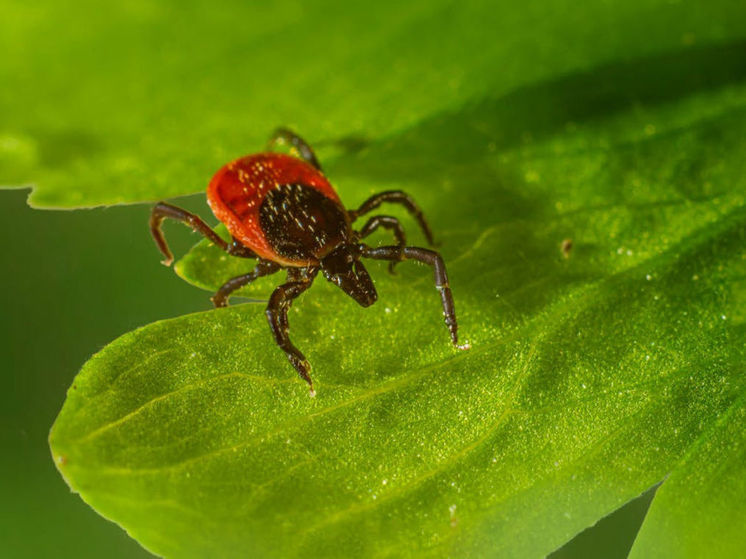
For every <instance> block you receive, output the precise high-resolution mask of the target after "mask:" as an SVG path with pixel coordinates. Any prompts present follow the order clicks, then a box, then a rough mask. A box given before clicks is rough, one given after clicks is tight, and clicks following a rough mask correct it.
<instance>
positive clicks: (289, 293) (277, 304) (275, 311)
mask: <svg viewBox="0 0 746 559" xmlns="http://www.w3.org/2000/svg"><path fill="white" fill-rule="evenodd" d="M315 275H316V274H315V272H314V273H313V274H312V275H309V276H306V277H302V276H300V275H299V274H295V273H293V269H290V270H288V280H289V281H288V282H287V283H284V284H282V285H281V286H279V287H278V288H276V289H275V290H274V292H273V293H272V296H271V297H270V298H269V303H268V304H267V310H266V315H267V321H268V322H269V328H270V330H272V334H273V335H274V337H275V342H277V345H278V346H280V348H281V349H282V350H283V351H284V352H285V355H286V356H287V358H288V361H290V364H291V365H292V366H293V367H295V370H296V371H298V374H299V375H300V378H302V379H303V380H305V381H306V382H307V383H308V386H309V389H310V391H311V396H315V395H316V392H315V391H314V389H313V381H312V380H311V375H310V370H311V364H310V363H309V362H308V360H307V359H306V357H305V356H304V355H303V354H302V353H301V352H300V350H299V349H298V348H297V347H295V346H294V345H293V343H292V342H291V341H290V337H289V336H288V329H289V328H288V310H289V309H290V306H291V305H292V303H293V299H295V298H296V297H298V295H300V294H301V293H303V292H304V291H305V290H306V289H308V288H309V287H311V284H312V283H313V278H314V276H315Z"/></svg>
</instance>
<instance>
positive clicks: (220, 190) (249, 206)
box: [207, 153, 341, 266]
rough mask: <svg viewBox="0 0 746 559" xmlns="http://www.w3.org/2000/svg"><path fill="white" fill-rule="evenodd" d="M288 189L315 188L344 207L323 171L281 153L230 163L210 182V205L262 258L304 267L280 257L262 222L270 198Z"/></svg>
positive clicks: (235, 234)
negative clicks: (279, 190) (262, 213)
mask: <svg viewBox="0 0 746 559" xmlns="http://www.w3.org/2000/svg"><path fill="white" fill-rule="evenodd" d="M286 185H303V186H305V187H309V188H312V189H314V190H316V191H318V192H320V193H321V194H322V195H323V196H324V197H326V198H329V199H331V200H333V201H334V202H335V203H336V204H339V206H340V207H341V202H340V200H339V196H337V193H336V192H335V191H334V188H333V187H332V185H331V184H329V181H327V180H326V177H324V175H323V174H322V173H321V172H320V171H318V170H317V169H316V168H314V167H313V166H312V165H310V164H309V163H306V162H305V161H303V160H301V159H298V158H296V157H292V156H290V155H286V154H282V153H259V154H256V155H249V156H246V157H241V158H240V159H236V160H235V161H233V162H231V163H228V164H227V165H225V166H224V167H222V168H221V169H220V170H219V171H218V172H217V173H215V176H214V177H213V178H212V180H211V181H210V184H209V186H208V187H207V202H208V203H209V204H210V208H211V209H212V212H213V213H214V214H215V217H217V218H218V219H219V220H220V221H222V222H223V223H224V224H225V226H226V227H227V228H228V231H229V232H230V234H231V235H233V236H234V237H235V238H236V239H238V240H239V241H240V242H241V243H242V244H244V245H245V246H247V247H249V248H250V249H251V250H253V251H254V252H255V253H256V254H257V255H258V256H260V257H261V258H265V259H267V260H272V261H274V262H277V263H279V264H284V265H289V266H294V265H303V264H305V263H307V262H304V261H303V260H305V259H297V258H289V257H283V256H282V255H281V254H278V252H277V250H275V248H274V247H273V246H271V243H270V239H268V238H267V235H266V232H265V231H264V230H263V229H262V226H261V222H260V215H259V211H260V207H261V205H262V202H263V201H264V199H265V198H266V196H267V194H268V193H269V192H271V191H273V190H276V189H279V188H280V187H283V186H286Z"/></svg>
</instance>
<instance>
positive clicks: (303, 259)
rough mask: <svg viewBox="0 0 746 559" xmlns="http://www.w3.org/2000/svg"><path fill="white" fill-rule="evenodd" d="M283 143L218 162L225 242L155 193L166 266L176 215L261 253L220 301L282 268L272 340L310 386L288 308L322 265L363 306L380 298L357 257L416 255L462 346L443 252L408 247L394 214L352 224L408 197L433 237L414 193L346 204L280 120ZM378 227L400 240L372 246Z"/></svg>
mask: <svg viewBox="0 0 746 559" xmlns="http://www.w3.org/2000/svg"><path fill="white" fill-rule="evenodd" d="M277 143H287V144H289V145H290V146H291V150H292V152H293V153H294V155H297V156H294V155H287V154H283V153H273V152H266V153H259V154H256V155H249V156H246V157H242V158H240V159H236V160H235V161H233V162H231V163H228V164H227V165H225V166H224V167H222V168H221V169H220V170H219V171H218V172H217V173H216V174H215V176H214V177H213V178H212V180H211V181H210V184H209V186H208V188H207V200H208V203H209V205H210V208H211V209H212V211H213V213H214V214H215V216H216V217H217V218H218V219H219V220H220V221H221V222H223V223H224V224H225V226H226V228H227V229H228V231H229V232H230V234H231V236H232V241H231V242H226V241H224V240H223V239H222V238H220V236H218V235H217V233H215V232H214V231H213V230H212V229H211V228H210V227H209V226H208V225H207V224H205V223H204V222H203V221H202V220H201V219H200V218H199V217H198V216H196V215H194V214H192V213H189V212H187V211H185V210H182V209H180V208H177V207H175V206H172V205H170V204H166V203H165V202H159V203H158V204H156V206H155V207H154V208H153V211H152V214H151V217H150V230H151V233H152V235H153V238H154V240H155V242H156V244H157V246H158V248H159V249H160V251H161V252H162V253H163V255H164V256H165V260H164V261H163V263H164V264H166V265H170V264H171V263H172V262H173V256H172V255H171V251H170V250H169V248H168V245H167V244H166V240H165V238H164V236H163V233H162V231H161V223H162V222H163V220H164V219H166V218H170V219H175V220H177V221H181V222H183V223H185V224H187V225H188V226H190V227H191V228H192V229H194V230H195V231H197V232H199V233H201V234H202V235H204V236H205V237H207V238H208V239H210V240H211V241H212V242H213V243H215V244H216V245H218V246H219V247H220V248H222V249H223V250H224V251H226V252H227V253H228V254H230V255H232V256H236V257H241V258H253V259H256V260H257V263H256V265H255V266H254V268H253V270H252V271H250V272H248V273H247V274H243V275H241V276H237V277H234V278H231V279H229V280H228V281H226V283H225V284H224V285H223V286H222V287H221V288H220V289H218V291H217V292H216V293H215V295H214V296H213V297H212V301H213V303H214V304H215V306H216V307H224V306H227V304H228V298H229V297H230V295H231V293H233V292H234V291H236V290H237V289H240V288H241V287H243V286H245V285H247V284H249V283H251V282H252V281H254V280H255V279H257V278H259V277H261V276H265V275H269V274H273V273H275V272H278V271H280V270H286V273H287V277H286V281H285V283H283V284H282V285H280V286H279V287H277V288H276V289H275V290H274V292H273V293H272V295H271V297H270V299H269V302H268V305H267V310H266V316H267V320H268V322H269V326H270V330H271V331H272V334H273V336H274V338H275V341H276V342H277V344H278V345H279V346H280V348H281V349H282V350H283V351H284V352H285V354H286V355H287V358H288V360H289V361H290V363H291V364H292V365H293V367H294V368H295V369H296V371H298V374H299V375H300V377H301V378H302V379H304V380H305V381H306V382H307V383H308V385H309V387H310V390H311V395H314V394H315V392H314V390H313V382H312V380H311V376H310V369H311V366H310V364H309V363H308V361H307V360H306V358H305V357H304V356H303V354H302V353H301V352H300V351H299V350H298V348H296V347H295V346H294V345H293V344H292V342H291V341H290V338H289V336H288V330H289V328H288V316H287V315H288V310H289V308H290V305H291V304H292V302H293V300H294V299H295V298H296V297H298V296H299V295H300V294H301V293H303V292H304V291H305V290H306V289H308V288H309V287H310V286H311V284H312V283H313V280H314V278H315V277H316V275H317V274H318V273H319V272H321V273H322V274H323V275H324V277H326V279H328V280H329V281H331V282H332V283H334V284H335V285H337V286H339V287H340V288H341V289H342V290H343V291H344V292H345V293H347V294H348V295H350V296H351V297H352V298H353V299H354V300H355V301H357V302H358V303H359V304H360V305H362V306H363V307H367V306H370V305H372V304H373V303H375V302H376V299H377V294H376V289H375V286H374V285H373V281H372V280H371V278H370V276H369V275H368V271H367V270H366V269H365V266H364V265H363V263H362V261H361V259H362V258H372V259H376V260H388V261H389V262H390V264H389V266H390V269H391V270H393V267H394V266H395V265H396V264H397V263H398V262H400V261H403V260H417V261H420V262H422V263H424V264H427V265H429V266H431V267H432V269H433V274H434V279H435V286H436V288H437V289H438V291H439V292H440V297H441V304H442V306H443V315H444V317H445V323H446V326H447V327H448V331H449V333H450V336H451V341H452V343H453V345H454V346H456V347H457V348H459V349H467V348H468V345H459V343H458V325H457V322H456V314H455V307H454V303H453V296H452V294H451V289H450V286H449V283H448V275H447V273H446V267H445V264H444V263H443V259H442V258H441V256H440V255H439V254H438V253H437V252H435V251H432V250H429V249H425V248H419V247H412V246H407V244H406V236H405V233H404V229H403V228H402V226H401V223H400V222H399V220H398V219H396V218H395V217H392V216H386V215H376V216H373V217H371V218H369V219H368V220H367V221H366V222H365V224H364V225H363V226H362V227H361V228H360V229H359V230H357V229H355V228H353V223H354V222H355V221H356V220H357V219H358V218H359V217H360V216H362V215H364V214H367V213H369V212H371V211H373V210H375V209H377V208H378V207H379V206H380V205H381V204H383V203H384V202H391V203H397V204H401V205H403V206H404V207H405V208H406V209H407V210H408V211H409V213H410V214H412V216H413V217H414V218H415V219H416V220H417V222H418V223H419V226H420V227H421V229H422V231H423V233H424V234H425V237H426V238H427V240H428V242H429V243H430V244H432V242H433V239H432V233H431V231H430V227H429V226H428V224H427V221H426V220H425V218H424V216H423V214H422V211H421V210H420V208H419V206H418V205H417V204H416V203H415V202H414V200H413V199H412V198H411V197H410V196H408V195H407V194H405V193H404V192H401V191H387V192H382V193H380V194H377V195H374V196H372V197H371V198H369V199H368V200H366V201H365V202H364V203H363V204H362V205H361V206H360V207H359V208H358V209H357V210H347V209H345V207H344V205H343V204H342V202H341V200H340V198H339V196H338V195H337V193H336V191H335V190H334V188H333V187H332V185H331V184H330V183H329V181H328V180H327V179H326V177H325V176H324V173H323V172H322V170H321V166H320V164H319V162H318V160H317V159H316V156H315V154H314V153H313V150H312V149H311V148H310V146H309V145H308V144H307V143H306V142H305V141H303V140H302V139H301V138H300V137H299V136H297V135H295V134H293V133H292V132H290V131H289V130H286V129H279V130H277V131H276V132H275V134H274V135H273V136H272V137H271V138H270V147H271V146H273V145H275V144H277ZM379 227H383V228H384V229H388V230H391V231H392V232H393V234H394V237H395V239H396V244H395V245H389V246H379V247H375V248H373V247H369V246H367V245H366V244H365V243H363V242H362V240H363V239H364V238H365V237H367V236H368V235H370V234H371V233H373V232H374V231H375V230H376V229H378V228H379Z"/></svg>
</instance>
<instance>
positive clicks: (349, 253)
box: [321, 244, 378, 307]
mask: <svg viewBox="0 0 746 559" xmlns="http://www.w3.org/2000/svg"><path fill="white" fill-rule="evenodd" d="M321 271H322V272H323V273H324V277H326V279H328V280H329V281H330V282H332V283H333V284H335V285H337V286H339V288H340V289H342V291H344V292H345V293H347V295H349V296H350V297H352V298H353V299H355V301H357V302H358V304H359V305H361V306H363V307H369V306H370V305H372V304H373V303H375V302H376V300H377V299H378V294H377V293H376V288H375V286H374V285H373V280H371V279H370V275H368V270H366V269H365V266H363V263H362V262H360V254H359V252H357V251H356V247H354V246H353V245H347V244H343V245H340V246H339V247H337V248H336V249H334V251H332V252H331V253H329V254H328V255H327V256H326V257H325V258H323V259H322V260H321Z"/></svg>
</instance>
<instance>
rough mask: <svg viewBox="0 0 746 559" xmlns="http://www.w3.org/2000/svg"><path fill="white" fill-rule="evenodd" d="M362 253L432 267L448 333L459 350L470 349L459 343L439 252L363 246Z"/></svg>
mask: <svg viewBox="0 0 746 559" xmlns="http://www.w3.org/2000/svg"><path fill="white" fill-rule="evenodd" d="M361 253H362V255H363V256H364V257H367V258H373V259H374V260H394V261H400V260H417V261H419V262H422V263H423V264H427V265H428V266H431V267H432V269H433V276H434V278H435V287H436V288H437V289H438V291H440V300H441V303H442V305H443V317H444V319H445V323H446V326H447V327H448V332H449V333H450V334H451V341H452V342H453V345H454V346H456V347H457V348H458V349H469V347H471V346H469V344H462V345H459V343H458V323H457V322H456V306H455V304H454V302H453V295H452V294H451V286H450V285H449V283H448V273H447V272H446V265H445V263H444V262H443V258H442V257H441V256H440V254H438V253H437V252H435V251H433V250H428V249H426V248H420V247H403V248H402V247H398V246H383V247H377V248H371V247H368V246H365V245H362V246H361Z"/></svg>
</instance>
